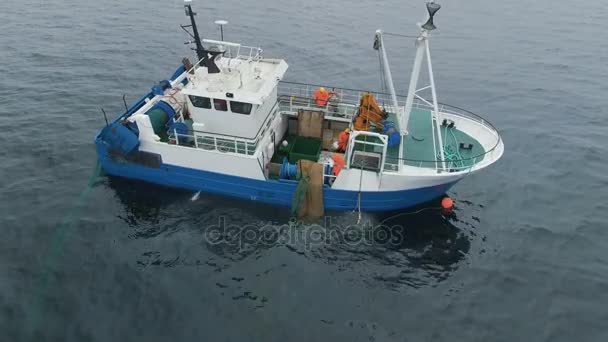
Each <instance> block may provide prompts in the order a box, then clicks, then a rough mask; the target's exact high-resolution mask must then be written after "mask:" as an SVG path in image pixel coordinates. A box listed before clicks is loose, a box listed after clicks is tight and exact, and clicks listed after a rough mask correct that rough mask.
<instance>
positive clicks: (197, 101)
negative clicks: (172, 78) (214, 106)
mask: <svg viewBox="0 0 608 342" xmlns="http://www.w3.org/2000/svg"><path fill="white" fill-rule="evenodd" d="M188 97H189V98H190V102H192V105H193V106H194V107H197V108H206V109H211V99H210V98H208V97H201V96H194V95H190V96H188Z"/></svg>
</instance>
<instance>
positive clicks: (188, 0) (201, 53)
mask: <svg viewBox="0 0 608 342" xmlns="http://www.w3.org/2000/svg"><path fill="white" fill-rule="evenodd" d="M184 7H185V9H186V16H187V17H190V25H191V27H192V34H193V38H194V43H195V44H196V56H197V57H198V60H199V61H200V60H202V59H203V58H205V56H206V53H205V49H204V48H203V43H202V42H201V36H200V35H199V34H198V28H197V27H196V20H194V16H195V15H196V13H194V11H193V10H192V0H184Z"/></svg>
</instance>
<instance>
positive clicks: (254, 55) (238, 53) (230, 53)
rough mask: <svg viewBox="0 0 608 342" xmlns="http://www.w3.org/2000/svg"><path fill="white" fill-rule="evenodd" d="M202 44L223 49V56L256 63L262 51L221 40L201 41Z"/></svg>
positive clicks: (257, 48)
mask: <svg viewBox="0 0 608 342" xmlns="http://www.w3.org/2000/svg"><path fill="white" fill-rule="evenodd" d="M203 43H206V44H212V45H218V46H221V47H222V48H224V49H225V53H224V56H225V57H227V58H236V59H244V60H254V61H258V60H260V59H261V58H262V49H261V48H259V47H254V46H244V45H241V44H238V43H231V42H225V41H221V40H212V39H203Z"/></svg>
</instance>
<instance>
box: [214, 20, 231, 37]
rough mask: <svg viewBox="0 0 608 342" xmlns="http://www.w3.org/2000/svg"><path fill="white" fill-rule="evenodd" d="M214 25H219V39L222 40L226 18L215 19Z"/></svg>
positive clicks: (226, 23)
mask: <svg viewBox="0 0 608 342" xmlns="http://www.w3.org/2000/svg"><path fill="white" fill-rule="evenodd" d="M215 25H217V26H219V27H220V40H221V41H224V25H228V22H227V21H226V20H216V21H215Z"/></svg>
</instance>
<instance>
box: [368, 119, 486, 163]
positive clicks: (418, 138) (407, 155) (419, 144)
mask: <svg viewBox="0 0 608 342" xmlns="http://www.w3.org/2000/svg"><path fill="white" fill-rule="evenodd" d="M388 120H389V121H393V122H397V120H396V117H395V115H394V114H390V116H389V118H388ZM439 125H441V123H439ZM440 131H441V137H442V140H443V144H444V158H445V160H446V161H447V162H446V167H448V168H457V169H466V168H468V167H471V166H473V165H474V164H475V163H478V162H480V161H482V160H483V154H484V153H485V151H484V149H483V147H482V146H481V144H480V143H479V142H478V141H477V140H475V139H474V138H473V137H471V136H469V135H468V134H466V133H464V132H462V131H461V130H459V129H458V127H457V126H456V127H454V128H447V127H440ZM408 132H410V134H409V135H407V136H403V137H402V138H404V139H405V141H404V143H403V144H401V146H403V158H404V164H405V165H409V166H414V167H424V168H435V167H436V166H437V165H436V163H435V160H440V156H439V149H438V148H439V147H438V146H439V141H438V139H437V134H436V127H435V124H434V123H433V120H432V119H431V113H430V111H429V110H424V109H413V110H412V112H411V114H410V121H409V125H408ZM433 136H434V137H435V146H434V143H433ZM358 139H359V140H365V139H367V141H370V142H372V139H374V138H371V137H359V138H358ZM461 143H463V144H465V145H469V144H471V145H473V148H472V149H470V150H467V149H462V148H460V144H461ZM357 149H358V150H365V151H368V152H381V148H380V147H378V146H370V145H366V146H365V148H363V145H358V147H357ZM399 149H400V146H393V147H389V148H387V153H386V154H387V156H386V163H385V166H386V167H387V169H391V168H394V166H396V165H398V163H399V158H400V157H401V156H400V153H399V152H400V150H399ZM435 151H437V155H436V153H435ZM450 159H453V160H457V161H455V162H454V163H453V164H454V165H449V164H450V162H449V160H450ZM439 167H441V165H439Z"/></svg>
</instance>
